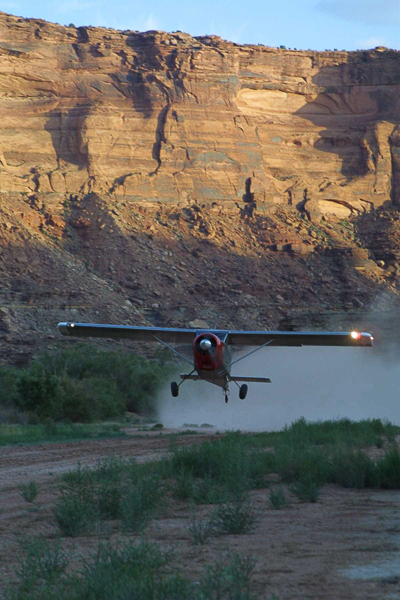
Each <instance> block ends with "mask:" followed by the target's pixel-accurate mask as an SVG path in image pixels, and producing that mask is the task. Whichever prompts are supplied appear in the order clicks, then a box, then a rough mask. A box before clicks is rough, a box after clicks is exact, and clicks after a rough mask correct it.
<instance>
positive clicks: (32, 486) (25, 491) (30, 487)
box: [19, 481, 39, 502]
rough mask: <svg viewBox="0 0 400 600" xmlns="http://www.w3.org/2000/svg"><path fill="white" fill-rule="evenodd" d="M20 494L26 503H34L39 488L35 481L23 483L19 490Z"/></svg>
mask: <svg viewBox="0 0 400 600" xmlns="http://www.w3.org/2000/svg"><path fill="white" fill-rule="evenodd" d="M19 491H20V494H21V496H22V497H23V499H24V500H26V501H27V502H34V501H35V500H36V497H37V495H38V493H39V486H38V485H37V483H36V481H30V482H29V483H24V484H22V485H21V486H20V488H19Z"/></svg>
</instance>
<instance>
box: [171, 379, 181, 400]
mask: <svg viewBox="0 0 400 600" xmlns="http://www.w3.org/2000/svg"><path fill="white" fill-rule="evenodd" d="M171 394H172V395H173V397H174V398H176V397H177V396H179V385H178V384H177V383H176V381H173V382H172V383H171Z"/></svg>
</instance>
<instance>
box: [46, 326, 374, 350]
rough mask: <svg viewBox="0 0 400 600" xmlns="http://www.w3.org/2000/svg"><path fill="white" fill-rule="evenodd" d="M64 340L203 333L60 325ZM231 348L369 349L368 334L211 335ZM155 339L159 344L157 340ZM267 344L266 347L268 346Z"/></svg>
mask: <svg viewBox="0 0 400 600" xmlns="http://www.w3.org/2000/svg"><path fill="white" fill-rule="evenodd" d="M58 330H59V331H60V333H62V334H63V335H66V336H72V337H81V338H88V337H95V338H105V339H107V338H108V339H116V340H133V341H137V342H154V341H158V340H161V341H162V342H165V343H166V344H173V343H177V344H191V343H192V342H193V340H194V339H195V337H196V335H197V334H198V333H200V331H201V332H205V331H206V330H204V329H203V330H197V329H179V328H175V327H135V326H130V325H97V324H95V323H72V322H70V323H59V324H58ZM207 331H209V332H210V333H215V334H216V335H218V336H219V337H224V338H225V340H226V341H227V342H228V343H230V344H233V345H234V346H264V345H267V344H268V345H269V346H372V340H373V337H372V335H371V334H370V333H361V332H357V331H352V332H341V331H340V332H330V331H329V332H326V331H323V332H319V331H318V332H312V331H310V332H309V331H226V330H224V331H221V330H218V331H213V330H207ZM157 338H158V340H157ZM268 342H269V343H268Z"/></svg>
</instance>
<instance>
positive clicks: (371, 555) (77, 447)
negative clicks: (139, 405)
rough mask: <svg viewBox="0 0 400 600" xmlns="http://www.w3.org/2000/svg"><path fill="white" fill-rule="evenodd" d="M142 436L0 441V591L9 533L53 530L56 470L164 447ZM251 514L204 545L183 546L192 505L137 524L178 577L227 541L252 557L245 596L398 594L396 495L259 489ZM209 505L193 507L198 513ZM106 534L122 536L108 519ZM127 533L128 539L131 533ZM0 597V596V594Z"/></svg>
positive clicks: (141, 456)
mask: <svg viewBox="0 0 400 600" xmlns="http://www.w3.org/2000/svg"><path fill="white" fill-rule="evenodd" d="M166 433H168V431H165V432H164V433H163V435H160V434H159V433H152V434H150V433H149V432H144V433H143V434H142V435H137V434H136V435H134V436H132V437H128V438H126V439H112V440H93V441H92V440H91V441H81V442H66V443H54V444H50V443H49V444H40V445H32V446H18V447H11V446H10V447H6V448H2V449H1V450H0V509H1V510H0V590H4V587H5V585H6V583H7V582H9V581H12V580H13V579H14V575H13V573H14V568H15V566H16V564H17V560H18V553H19V552H20V551H19V546H18V544H17V542H16V537H17V536H18V535H23V534H25V535H37V534H43V535H44V536H45V537H47V538H49V539H54V538H55V537H56V536H57V527H56V524H55V521H54V517H53V513H52V506H53V503H54V501H55V499H56V497H57V494H58V485H57V476H58V475H59V474H61V473H63V472H65V471H67V470H69V469H71V468H74V467H75V466H76V465H77V463H78V462H79V461H80V462H81V464H83V465H91V464H94V463H95V462H96V460H97V459H99V458H101V457H104V456H107V455H110V454H121V455H123V456H126V457H136V458H137V459H138V460H139V461H142V460H148V459H154V458H157V457H160V456H162V455H163V454H164V453H165V452H167V451H168V446H169V443H170V438H169V437H168V436H167V435H165V434H166ZM209 435H213V434H212V432H209V431H199V434H198V435H185V436H181V437H179V438H177V439H178V443H180V444H192V443H199V442H201V441H202V440H203V439H204V438H205V437H207V436H209ZM31 480H35V481H36V482H37V483H38V484H39V485H40V493H39V495H38V498H37V502H36V506H33V505H32V504H28V503H27V502H25V500H23V498H22V497H21V494H20V492H19V486H20V485H21V483H27V482H29V481H31ZM252 500H253V502H254V504H255V507H256V508H257V510H258V511H259V515H260V516H259V522H258V524H257V527H256V529H255V530H254V531H253V532H252V533H250V534H246V535H240V536H234V535H223V536H219V537H216V538H212V539H211V541H210V542H208V543H207V544H206V545H204V546H194V545H193V544H192V543H191V540H190V535H189V533H188V531H187V527H188V525H189V522H190V520H191V516H192V514H191V509H190V507H189V506H188V505H187V504H185V503H180V502H175V501H171V503H170V504H169V506H168V509H167V510H166V511H164V514H162V515H161V516H160V517H159V518H157V519H156V520H155V521H154V522H153V523H152V524H151V525H150V526H149V528H148V529H147V530H146V535H147V537H148V538H149V539H150V540H154V541H157V542H159V543H161V544H162V545H163V546H165V547H170V546H175V547H176V552H177V555H178V556H179V562H180V564H181V565H182V566H183V568H184V573H185V574H186V575H187V576H190V577H193V579H194V580H196V577H197V576H198V574H199V573H200V572H201V570H202V568H203V566H204V564H206V563H212V562H213V561H215V560H218V559H219V558H220V557H221V554H224V553H225V552H226V550H227V548H228V547H229V548H230V549H232V550H237V551H240V552H245V553H249V554H252V555H253V556H254V557H255V558H256V560H257V565H256V568H255V573H254V577H253V580H254V585H253V592H254V596H255V597H256V598H260V599H270V598H271V595H272V594H275V596H276V597H277V598H279V599H294V598H296V599H302V600H306V599H309V598H310V599H311V598H320V599H332V600H333V599H353V598H355V599H360V600H361V599H363V600H364V599H368V598H374V599H375V598H376V599H392V598H393V599H395V598H397V599H399V598H400V515H399V510H398V507H399V502H400V491H399V492H397V491H396V492H394V491H382V490H380V491H373V490H372V491H371V490H346V489H343V488H339V487H336V486H325V487H324V488H323V489H322V493H321V498H320V501H319V502H318V503H317V504H300V503H298V502H297V501H296V500H294V499H292V502H291V506H290V507H289V508H285V509H283V510H273V509H272V508H270V506H269V502H268V490H258V491H256V492H253V493H252ZM210 510H211V507H198V517H199V518H202V517H206V516H207V515H208V514H209V512H210ZM111 531H112V533H111V537H112V539H117V538H118V539H121V537H123V535H122V534H120V533H119V532H118V527H117V524H111ZM132 537H134V538H135V537H137V538H139V536H135V535H133V536H132ZM97 539H98V537H97V536H88V537H82V538H79V539H65V540H63V544H64V546H65V547H66V548H68V549H69V550H71V552H73V553H74V554H76V555H78V553H79V552H83V553H85V552H87V551H88V550H89V549H91V548H93V547H94V546H95V545H96V544H97ZM1 596H2V594H1V592H0V597H1Z"/></svg>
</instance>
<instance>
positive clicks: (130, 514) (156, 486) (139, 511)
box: [119, 474, 162, 531]
mask: <svg viewBox="0 0 400 600" xmlns="http://www.w3.org/2000/svg"><path fill="white" fill-rule="evenodd" d="M161 498H162V490H161V479H160V478H159V477H158V476H157V475H156V474H153V475H151V474H149V475H145V476H143V477H141V478H140V479H138V481H137V482H135V483H133V484H131V485H130V486H129V487H128V489H127V491H126V494H125V496H124V498H123V500H122V501H121V506H120V511H119V512H120V517H121V520H122V525H123V527H124V528H125V529H128V530H129V531H141V530H142V529H144V527H146V525H147V524H148V522H149V521H150V519H151V518H152V517H153V516H154V514H155V512H156V510H157V508H158V507H159V504H160V502H161Z"/></svg>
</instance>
